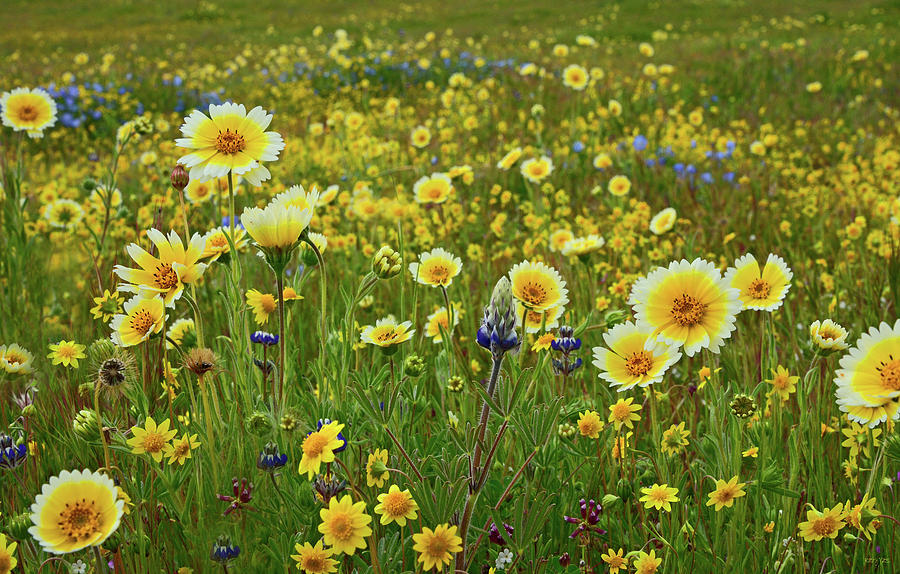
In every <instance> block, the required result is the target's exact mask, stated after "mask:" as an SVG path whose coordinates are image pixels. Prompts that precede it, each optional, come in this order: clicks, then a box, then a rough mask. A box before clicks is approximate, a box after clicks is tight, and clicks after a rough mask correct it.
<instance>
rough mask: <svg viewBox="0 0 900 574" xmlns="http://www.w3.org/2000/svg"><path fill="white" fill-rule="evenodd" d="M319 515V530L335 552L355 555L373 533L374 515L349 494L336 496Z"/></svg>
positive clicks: (364, 504)
mask: <svg viewBox="0 0 900 574" xmlns="http://www.w3.org/2000/svg"><path fill="white" fill-rule="evenodd" d="M326 426H327V425H326ZM341 426H343V425H341ZM323 428H324V427H323ZM319 516H320V517H321V518H322V523H321V524H319V532H321V533H322V534H323V535H324V538H325V544H328V545H329V546H331V548H332V549H333V550H334V551H335V552H339V553H344V554H348V555H350V556H353V555H354V554H356V550H357V549H358V548H365V547H366V541H365V537H366V536H369V535H370V534H372V529H371V528H370V527H369V523H370V522H372V517H371V516H369V515H368V514H366V503H365V502H362V501H360V502H357V503H355V504H354V503H353V499H352V498H351V497H350V495H349V494H346V495H344V497H343V498H341V499H340V500H338V498H337V497H334V498H332V499H331V502H329V503H328V507H327V508H323V509H322V510H320V511H319Z"/></svg>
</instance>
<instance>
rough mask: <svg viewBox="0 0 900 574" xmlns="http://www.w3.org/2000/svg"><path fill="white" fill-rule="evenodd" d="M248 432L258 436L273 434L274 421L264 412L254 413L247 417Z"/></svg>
mask: <svg viewBox="0 0 900 574" xmlns="http://www.w3.org/2000/svg"><path fill="white" fill-rule="evenodd" d="M246 422H247V430H248V431H250V432H251V433H253V434H255V435H256V436H264V435H267V434H270V433H271V432H272V420H271V419H270V418H269V415H267V414H266V413H264V412H262V411H253V412H252V413H250V414H249V415H247V421H246Z"/></svg>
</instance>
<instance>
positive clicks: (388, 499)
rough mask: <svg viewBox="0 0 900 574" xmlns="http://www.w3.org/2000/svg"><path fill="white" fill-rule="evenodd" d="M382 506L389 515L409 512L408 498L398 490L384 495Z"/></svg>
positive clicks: (402, 514) (400, 514)
mask: <svg viewBox="0 0 900 574" xmlns="http://www.w3.org/2000/svg"><path fill="white" fill-rule="evenodd" d="M383 506H384V509H385V511H386V512H387V514H388V515H389V516H404V515H405V514H406V513H407V512H409V500H407V498H406V495H405V494H404V493H402V492H399V491H398V492H391V493H389V494H388V495H387V496H385V497H384V503H383Z"/></svg>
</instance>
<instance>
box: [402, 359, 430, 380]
mask: <svg viewBox="0 0 900 574" xmlns="http://www.w3.org/2000/svg"><path fill="white" fill-rule="evenodd" d="M403 372H404V373H406V374H407V375H409V376H410V377H412V378H414V379H416V378H418V377H421V376H422V375H423V374H425V361H423V360H422V357H420V356H419V355H409V356H408V357H406V360H405V361H404V362H403Z"/></svg>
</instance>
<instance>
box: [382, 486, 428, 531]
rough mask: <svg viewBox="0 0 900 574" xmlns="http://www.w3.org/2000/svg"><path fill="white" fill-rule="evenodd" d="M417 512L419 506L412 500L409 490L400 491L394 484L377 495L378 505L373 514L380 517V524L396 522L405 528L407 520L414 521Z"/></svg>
mask: <svg viewBox="0 0 900 574" xmlns="http://www.w3.org/2000/svg"><path fill="white" fill-rule="evenodd" d="M370 486H371V485H370ZM418 510H419V505H418V504H417V503H416V501H415V500H413V497H412V495H411V494H410V493H409V490H408V489H407V490H400V487H399V486H397V485H396V484H392V485H391V487H390V488H389V489H388V491H387V492H384V493H381V494H379V495H378V505H377V506H375V513H376V514H380V515H381V520H380V522H381V523H382V524H390V523H391V522H396V523H397V524H398V525H400V526H406V521H407V520H415V519H416V517H417V516H418V514H416V511H418Z"/></svg>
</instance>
